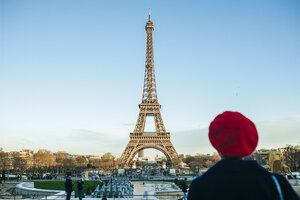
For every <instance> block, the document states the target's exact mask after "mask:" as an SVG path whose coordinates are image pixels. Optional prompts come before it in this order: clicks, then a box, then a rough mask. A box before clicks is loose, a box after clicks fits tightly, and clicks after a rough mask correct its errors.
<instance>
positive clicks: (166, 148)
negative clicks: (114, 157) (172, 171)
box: [121, 142, 178, 167]
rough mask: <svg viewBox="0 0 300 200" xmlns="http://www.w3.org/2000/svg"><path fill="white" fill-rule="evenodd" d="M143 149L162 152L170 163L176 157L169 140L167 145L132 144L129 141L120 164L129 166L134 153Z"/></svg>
mask: <svg viewBox="0 0 300 200" xmlns="http://www.w3.org/2000/svg"><path fill="white" fill-rule="evenodd" d="M145 149H156V150H158V151H160V152H162V153H163V154H164V155H165V156H166V158H167V160H168V161H169V162H171V163H174V161H175V160H176V159H178V156H177V153H176V151H175V149H174V147H173V145H172V144H171V142H169V144H168V145H163V144H155V143H150V144H149V143H142V144H141V143H140V144H136V145H133V144H132V143H131V142H129V144H128V145H127V147H126V148H125V150H124V152H123V154H122V156H121V164H122V165H123V166H124V167H128V166H130V165H131V164H132V162H133V159H134V157H135V156H136V154H137V153H138V152H140V151H142V150H145Z"/></svg>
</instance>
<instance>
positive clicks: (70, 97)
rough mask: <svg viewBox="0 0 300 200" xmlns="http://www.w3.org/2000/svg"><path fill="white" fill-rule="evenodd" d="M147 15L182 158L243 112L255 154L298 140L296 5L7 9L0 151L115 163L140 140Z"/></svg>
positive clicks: (57, 4) (73, 2)
mask: <svg viewBox="0 0 300 200" xmlns="http://www.w3.org/2000/svg"><path fill="white" fill-rule="evenodd" d="M148 8H151V14H152V15H151V19H152V21H153V22H154V27H155V30H154V54H155V66H156V79H157V80H156V82H157V90H158V99H159V102H160V103H161V104H162V109H161V112H162V116H163V120H164V123H165V126H166V128H167V130H168V131H170V132H171V140H172V142H173V143H174V145H175V148H176V150H177V151H178V153H190V154H195V153H207V152H208V153H209V152H212V151H213V149H212V148H211V147H210V144H209V142H208V139H207V127H208V125H209V123H210V121H212V120H213V118H214V117H215V116H216V115H217V114H219V113H221V112H223V111H225V110H234V111H240V112H241V113H243V114H244V115H246V116H247V117H249V118H250V119H252V120H253V121H254V122H255V123H256V125H257V127H258V130H259V132H260V138H261V139H260V142H259V147H260V148H262V147H278V146H285V144H287V143H290V144H299V142H300V136H299V135H300V103H299V102H300V12H299V10H300V2H299V1H298V0H295V1H293V0H290V1H276V0H275V1H274V0H272V1H261V0H254V1H237V0H236V1H230V0H228V1H223V0H220V1H98V0H87V1H83V0H81V1H77V0H70V1H67V0H52V1H50V0H49V1H40V0H2V1H0V9H1V10H0V31H1V32H0V34H1V35H0V48H1V49H0V53H1V54H0V56H1V57H0V136H1V140H0V146H2V147H3V148H4V150H7V151H8V150H20V149H22V148H32V149H39V148H47V149H50V150H52V151H57V150H65V151H68V152H71V153H74V154H75V153H78V154H103V153H105V152H112V153H113V154H114V155H116V156H120V155H121V153H122V151H123V149H124V148H125V146H126V144H127V142H128V140H129V132H131V131H133V129H134V125H135V122H136V119H137V115H138V111H139V110H138V104H139V103H140V102H141V97H142V86H143V77H144V59H145V45H146V32H145V29H144V27H145V23H146V21H147V18H148Z"/></svg>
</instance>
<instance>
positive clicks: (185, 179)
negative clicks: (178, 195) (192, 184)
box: [181, 178, 188, 200]
mask: <svg viewBox="0 0 300 200" xmlns="http://www.w3.org/2000/svg"><path fill="white" fill-rule="evenodd" d="M186 181H187V178H184V180H183V181H182V183H181V190H182V192H183V197H182V199H183V200H186V194H187V189H188V186H187V183H186Z"/></svg>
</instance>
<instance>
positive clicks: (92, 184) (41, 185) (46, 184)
mask: <svg viewBox="0 0 300 200" xmlns="http://www.w3.org/2000/svg"><path fill="white" fill-rule="evenodd" d="M73 184H74V186H73V190H74V191H75V194H76V195H77V182H76V181H75V180H73ZM99 184H100V186H101V185H102V181H84V184H83V193H86V191H87V190H88V188H89V189H90V191H91V192H92V191H93V190H94V189H95V188H96V187H97V185H99ZM34 188H38V189H47V190H63V191H64V190H65V181H34Z"/></svg>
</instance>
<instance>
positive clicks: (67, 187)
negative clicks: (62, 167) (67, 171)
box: [65, 176, 73, 200]
mask: <svg viewBox="0 0 300 200" xmlns="http://www.w3.org/2000/svg"><path fill="white" fill-rule="evenodd" d="M65 191H66V193H67V198H66V200H70V198H71V194H72V192H73V182H72V179H71V176H67V178H66V182H65Z"/></svg>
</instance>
